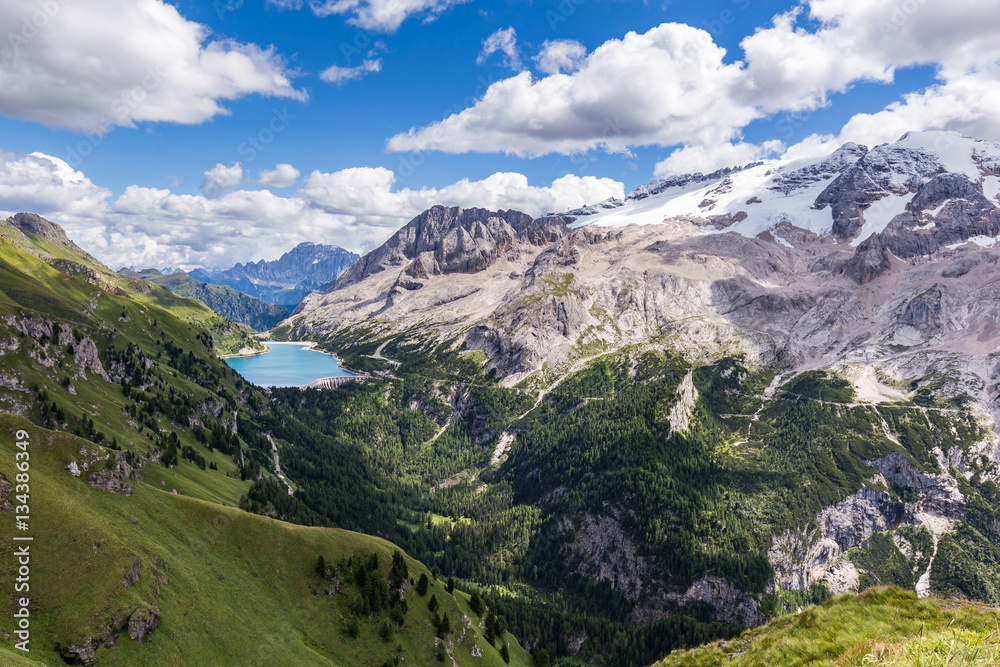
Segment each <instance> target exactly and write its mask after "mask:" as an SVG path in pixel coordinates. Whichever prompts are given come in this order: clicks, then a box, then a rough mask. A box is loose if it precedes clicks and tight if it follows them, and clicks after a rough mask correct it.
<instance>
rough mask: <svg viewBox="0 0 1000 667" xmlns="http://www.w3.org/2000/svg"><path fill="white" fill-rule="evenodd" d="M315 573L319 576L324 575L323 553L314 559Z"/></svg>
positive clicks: (324, 560) (324, 561)
mask: <svg viewBox="0 0 1000 667" xmlns="http://www.w3.org/2000/svg"><path fill="white" fill-rule="evenodd" d="M316 574H318V575H319V576H321V577H323V576H326V559H325V558H323V554H320V556H319V558H317V559H316Z"/></svg>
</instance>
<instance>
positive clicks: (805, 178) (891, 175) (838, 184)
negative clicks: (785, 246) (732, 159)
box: [563, 132, 1000, 256]
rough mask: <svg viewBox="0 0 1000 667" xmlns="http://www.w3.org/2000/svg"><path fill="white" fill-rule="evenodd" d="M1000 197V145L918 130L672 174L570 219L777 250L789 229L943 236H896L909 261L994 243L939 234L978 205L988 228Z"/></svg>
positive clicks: (851, 238) (854, 240)
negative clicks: (919, 239) (683, 226)
mask: <svg viewBox="0 0 1000 667" xmlns="http://www.w3.org/2000/svg"><path fill="white" fill-rule="evenodd" d="M998 194H1000V142H996V141H981V140H976V139H970V138H968V137H964V136H962V135H960V134H957V133H954V132H910V133H908V134H906V135H904V136H903V137H902V138H900V140H899V141H897V142H896V143H893V144H884V145H881V146H876V147H875V148H872V149H868V148H867V147H865V146H860V145H858V144H853V143H849V144H846V145H844V146H842V147H841V148H840V149H839V150H837V151H836V152H834V153H833V154H832V155H829V156H827V157H825V158H820V159H813V158H810V159H800V160H795V161H785V162H782V161H776V160H772V161H768V162H760V163H754V164H750V165H747V166H745V167H742V168H736V169H724V170H720V171H718V172H715V173H713V174H709V175H707V176H703V175H701V174H693V175H686V176H680V177H671V178H668V179H664V180H661V181H658V182H655V183H651V184H649V185H644V186H641V187H639V188H637V189H636V190H634V191H633V192H631V193H630V194H629V195H628V196H627V197H626V198H625V200H624V201H620V200H608V201H605V202H602V203H600V204H598V205H596V206H588V207H584V208H581V209H577V210H574V211H569V212H567V213H565V214H563V215H564V216H565V217H567V218H572V223H571V225H570V226H571V227H574V228H578V227H582V226H584V225H595V226H602V227H624V226H627V225H632V224H635V225H648V224H661V223H665V222H671V221H684V222H691V223H694V224H695V225H696V226H697V227H699V231H701V232H703V233H720V232H723V231H727V232H736V233H738V234H741V235H743V236H747V237H755V236H758V235H759V234H762V233H764V232H770V234H771V236H773V237H774V239H775V241H777V242H778V243H788V241H787V240H786V239H784V238H783V237H781V236H780V234H776V233H775V228H776V226H777V225H779V224H780V223H787V224H790V225H793V226H795V227H798V228H800V229H804V230H807V231H809V232H812V233H813V234H817V235H820V236H833V237H834V238H835V239H837V240H838V241H839V242H849V243H850V244H851V245H852V246H855V247H856V246H859V245H860V244H862V243H863V242H864V241H865V240H866V239H868V238H869V237H871V236H872V235H874V234H879V233H883V232H885V231H887V230H889V232H890V233H891V235H892V236H896V237H898V236H899V235H900V234H899V233H900V231H901V230H902V229H905V230H907V231H910V232H913V231H916V232H925V233H924V234H922V235H923V236H928V237H932V238H933V239H935V240H934V241H933V242H931V243H930V244H928V243H922V244H921V243H917V244H913V243H902V242H901V240H900V239H897V240H896V243H895V246H894V247H893V250H894V251H897V250H898V251H899V252H898V253H897V254H898V255H900V256H908V255H910V254H913V253H915V252H926V251H927V250H928V249H933V248H936V247H938V246H939V245H942V244H943V245H949V244H953V243H955V242H959V241H962V242H965V241H968V240H969V239H972V240H974V241H975V242H978V243H994V242H995V238H994V237H995V235H996V233H997V231H998V230H994V229H993V228H992V227H991V226H990V225H984V226H982V228H981V229H980V228H977V229H974V230H972V229H970V231H975V232H977V233H975V234H970V235H966V236H965V238H959V237H961V236H962V235H963V234H962V232H961V231H960V230H956V229H950V230H949V232H948V233H946V234H942V233H940V229H939V231H938V232H936V233H935V232H932V231H931V230H934V229H936V228H938V223H939V222H940V221H943V220H944V219H952V218H954V217H955V213H956V212H955V210H954V209H955V206H958V202H965V203H966V204H967V205H971V206H972V207H974V208H976V213H972V212H969V213H970V216H971V217H970V216H965V217H964V219H963V222H969V221H970V220H971V219H972V218H975V219H976V220H977V221H979V222H980V223H982V222H983V221H984V220H985V218H986V217H988V211H989V210H990V209H991V208H992V209H995V208H996V207H997V204H998V201H997V195H998ZM952 204H954V205H953V206H950V205H952ZM949 206H950V207H949ZM967 208H968V207H967ZM967 212H968V211H967ZM894 222H895V226H893V227H892V228H891V229H890V226H891V225H893V223H894ZM690 231H692V232H693V230H690ZM980 232H981V233H980Z"/></svg>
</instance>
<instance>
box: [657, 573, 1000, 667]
mask: <svg viewBox="0 0 1000 667" xmlns="http://www.w3.org/2000/svg"><path fill="white" fill-rule="evenodd" d="M997 664H1000V609H998V608H996V607H989V606H985V605H983V604H980V603H972V602H966V601H958V600H946V599H935V598H927V599H919V600H918V599H917V597H916V596H915V595H914V594H913V593H911V592H908V591H903V590H900V589H898V588H870V589H868V590H866V591H864V592H863V593H861V594H859V595H856V594H853V593H845V594H843V595H838V596H837V597H835V598H833V599H832V600H830V601H828V602H826V603H825V604H823V605H820V606H815V607H809V608H807V609H805V610H804V611H800V612H798V613H794V614H789V615H787V616H782V617H781V618H779V619H776V620H774V621H772V622H771V623H769V624H768V625H765V626H763V627H760V628H756V629H754V630H748V631H747V632H744V633H743V634H742V635H740V636H739V637H736V638H734V639H732V640H728V641H721V642H716V643H714V644H710V645H708V646H703V647H701V648H696V649H693V650H687V651H676V652H674V653H672V654H670V655H669V656H667V657H666V658H665V659H664V660H662V661H660V662H658V663H656V667H716V666H718V667H722V666H723V665H725V666H726V667H771V666H773V665H774V666H776V665H816V666H817V667H834V666H835V665H836V666H837V667H862V666H867V665H884V666H886V667H888V666H889V665H896V666H897V667H925V666H926V667H930V666H931V665H942V666H943V665H949V666H953V667H973V666H975V667H989V666H992V665H997Z"/></svg>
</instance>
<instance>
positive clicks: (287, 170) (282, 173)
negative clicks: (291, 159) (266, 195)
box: [257, 164, 301, 188]
mask: <svg viewBox="0 0 1000 667" xmlns="http://www.w3.org/2000/svg"><path fill="white" fill-rule="evenodd" d="M300 174H301V172H300V171H299V170H298V169H296V168H295V167H293V166H292V165H290V164H277V165H275V166H274V169H261V170H260V174H259V175H258V177H257V182H258V183H259V184H260V185H264V186H267V187H269V188H287V187H289V186H290V185H292V184H293V183H295V181H297V180H298V178H299V176H300Z"/></svg>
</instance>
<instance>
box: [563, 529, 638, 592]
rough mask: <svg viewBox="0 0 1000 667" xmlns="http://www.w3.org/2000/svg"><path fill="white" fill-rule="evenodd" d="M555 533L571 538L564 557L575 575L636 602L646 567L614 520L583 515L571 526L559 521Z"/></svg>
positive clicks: (634, 546) (635, 548) (635, 547)
mask: <svg viewBox="0 0 1000 667" xmlns="http://www.w3.org/2000/svg"><path fill="white" fill-rule="evenodd" d="M559 529H560V531H561V532H563V533H568V534H571V535H572V542H571V543H570V545H569V547H568V554H567V556H568V560H569V563H570V564H571V566H572V567H574V568H575V570H576V571H577V572H578V573H579V574H581V575H582V576H584V577H587V578H589V579H595V580H597V581H601V582H604V583H607V584H608V585H609V586H611V588H612V589H614V590H616V591H618V592H619V593H621V594H622V595H624V596H625V597H626V598H628V599H629V600H632V601H636V600H638V599H639V598H640V596H641V594H642V588H643V584H644V582H646V581H647V580H648V566H647V564H646V561H645V559H643V558H642V556H640V555H639V548H638V547H637V546H636V545H635V544H634V543H633V542H632V541H631V540H630V539H629V538H628V537H627V536H626V535H625V533H624V532H623V531H622V529H621V526H619V525H618V521H617V520H615V519H614V518H612V517H609V516H602V515H597V516H594V515H591V514H585V515H584V516H583V517H582V518H581V519H580V520H579V521H575V522H574V521H573V520H571V519H569V518H563V519H562V520H560V522H559Z"/></svg>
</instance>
